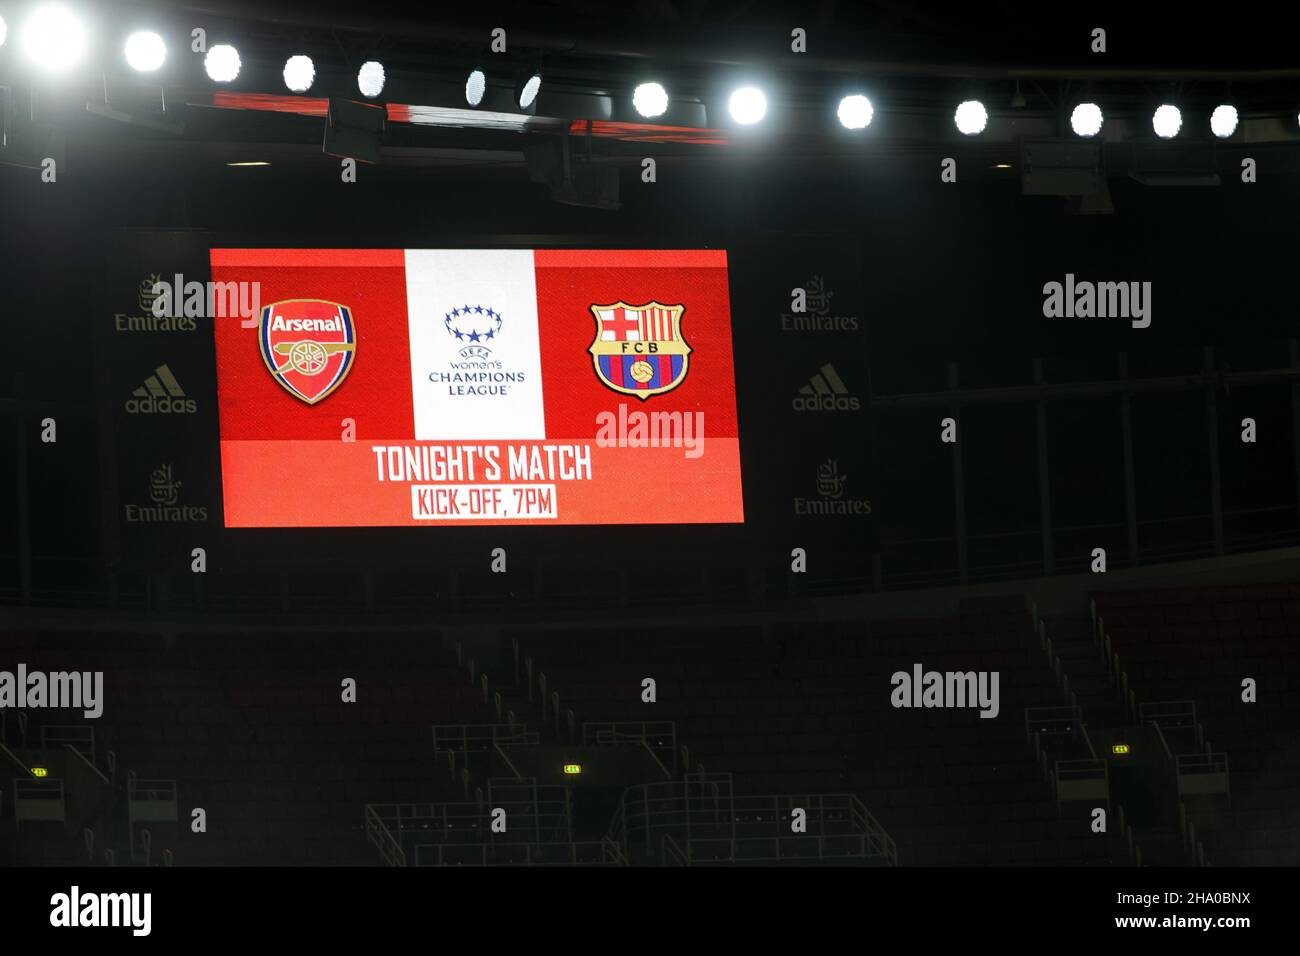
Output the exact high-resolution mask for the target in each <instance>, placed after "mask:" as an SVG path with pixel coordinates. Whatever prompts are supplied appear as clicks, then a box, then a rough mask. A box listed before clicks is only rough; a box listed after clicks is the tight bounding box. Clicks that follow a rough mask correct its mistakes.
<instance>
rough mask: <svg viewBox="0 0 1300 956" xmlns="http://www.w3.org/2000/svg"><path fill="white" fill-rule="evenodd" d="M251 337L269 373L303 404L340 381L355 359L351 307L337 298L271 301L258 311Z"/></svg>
mask: <svg viewBox="0 0 1300 956" xmlns="http://www.w3.org/2000/svg"><path fill="white" fill-rule="evenodd" d="M257 338H258V342H259V344H260V345H261V349H262V361H264V362H266V367H267V368H268V369H269V370H270V372H271V376H272V377H273V378H274V379H275V380H276V381H277V382H279V383H280V385H281V386H283V388H284V390H285V391H287V392H288V393H289V394H290V395H292V396H293V397H294V398H297V399H301V400H302V401H304V402H306V403H307V404H308V405H315V404H316V403H317V402H319V401H321V400H322V399H324V398H325V397H326V396H328V395H329V394H330V393H332V392H333V391H334V390H335V389H336V388H338V387H339V386H340V385H342V384H343V380H344V379H345V378H347V377H348V372H350V371H352V364H353V361H354V360H355V358H356V347H357V345H356V330H355V329H354V328H353V326H352V310H351V309H349V308H348V307H347V306H346V305H339V303H337V302H325V301H323V300H321V299H287V300H285V301H284V302H273V303H271V304H270V305H268V306H267V307H266V308H264V309H263V310H262V318H261V321H260V323H259V324H258V329H257Z"/></svg>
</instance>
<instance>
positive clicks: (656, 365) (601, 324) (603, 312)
mask: <svg viewBox="0 0 1300 956" xmlns="http://www.w3.org/2000/svg"><path fill="white" fill-rule="evenodd" d="M685 311H686V307H685V306H683V305H664V304H663V303H660V302H647V303H646V304H645V305H628V304H627V303H626V302H621V301H620V302H615V303H614V304H613V305H593V306H592V307H591V314H592V315H593V316H595V319H596V338H595V339H594V340H593V341H592V343H591V347H590V348H589V349H588V350H587V351H589V352H590V353H591V360H592V363H593V364H594V365H595V367H596V377H597V378H599V379H600V380H601V382H602V383H603V384H604V385H606V386H607V387H609V388H612V389H613V390H614V391H616V392H622V393H623V394H625V395H635V396H636V397H637V398H639V399H641V400H642V401H645V400H646V399H647V398H649V397H650V396H651V395H661V394H663V393H664V392H669V391H672V390H673V389H674V388H676V387H677V386H678V385H680V384H681V383H682V381H683V380H684V379H685V378H686V368H687V364H688V363H689V361H690V356H691V347H690V346H689V345H687V344H686V340H685V339H684V338H682V328H681V325H682V314H683V313H684V312H685Z"/></svg>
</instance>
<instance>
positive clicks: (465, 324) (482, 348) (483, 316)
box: [442, 305, 501, 359]
mask: <svg viewBox="0 0 1300 956" xmlns="http://www.w3.org/2000/svg"><path fill="white" fill-rule="evenodd" d="M442 324H443V325H444V326H445V327H446V329H447V333H448V334H449V335H451V336H452V337H453V338H455V339H456V342H457V343H458V344H461V343H463V346H464V347H463V348H461V349H460V357H461V358H463V359H485V358H487V357H488V356H490V355H491V354H492V349H491V348H490V347H489V346H488V344H487V343H489V342H491V341H493V340H494V339H495V338H496V337H497V336H498V335H500V334H501V313H500V312H498V311H496V310H495V309H493V308H492V307H490V306H486V305H462V306H458V307H456V308H453V309H452V310H451V311H450V312H448V313H446V315H445V316H444V317H443V320H442Z"/></svg>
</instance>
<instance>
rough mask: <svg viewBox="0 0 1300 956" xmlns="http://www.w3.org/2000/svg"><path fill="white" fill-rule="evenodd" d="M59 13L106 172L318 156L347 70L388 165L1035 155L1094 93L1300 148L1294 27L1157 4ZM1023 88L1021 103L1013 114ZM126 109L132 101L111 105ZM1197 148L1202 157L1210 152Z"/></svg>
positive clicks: (1126, 111) (298, 5)
mask: <svg viewBox="0 0 1300 956" xmlns="http://www.w3.org/2000/svg"><path fill="white" fill-rule="evenodd" d="M65 2H67V3H68V5H69V6H70V7H71V8H72V9H74V10H78V11H79V12H81V11H84V12H85V13H86V15H87V16H88V17H89V18H91V19H92V21H93V25H94V39H93V41H92V49H91V51H90V62H89V63H88V64H87V68H86V70H85V71H84V72H85V73H86V76H85V77H84V79H85V83H84V85H83V87H82V88H80V89H77V88H73V87H72V86H71V85H65V86H64V88H62V89H55V90H52V91H49V92H48V93H46V92H45V91H42V92H41V95H40V96H38V97H37V99H36V100H35V105H36V107H37V108H43V109H44V116H43V117H41V118H43V119H44V120H45V121H46V122H50V123H54V124H56V125H60V126H64V127H66V128H67V130H68V133H69V138H70V141H71V142H72V143H73V144H79V145H80V147H82V148H85V147H86V146H87V145H91V144H93V146H94V148H95V149H97V150H98V151H100V152H101V153H102V154H103V155H104V156H106V157H111V156H112V155H115V154H121V153H123V152H130V151H131V150H134V149H138V148H145V149H148V150H150V151H152V152H154V153H160V152H161V153H166V152H172V151H179V152H182V153H191V154H192V153H196V152H197V153H206V154H211V155H214V156H218V155H219V156H221V157H224V158H228V159H232V160H233V159H238V158H243V157H244V156H245V155H249V156H251V155H253V154H261V155H266V156H274V157H275V158H277V159H290V158H302V159H304V160H306V159H310V158H319V157H320V155H321V150H320V142H321V128H322V126H323V119H322V117H323V115H324V108H325V104H326V99H325V97H326V96H339V97H346V98H352V99H360V96H359V95H358V93H357V90H356V79H355V77H356V69H357V67H358V65H359V64H360V63H361V62H363V61H365V60H369V59H377V60H380V61H381V62H382V63H383V64H384V66H385V70H386V73H387V75H388V82H387V84H386V87H385V89H384V92H383V94H382V96H381V97H380V98H379V99H378V100H377V102H380V103H384V104H386V105H387V108H388V120H389V126H388V131H387V132H386V133H385V136H384V139H383V147H382V150H381V155H382V161H383V163H385V164H394V165H447V166H458V165H463V164H466V163H467V162H469V161H470V160H469V159H468V158H467V157H469V156H472V155H475V154H477V159H476V162H478V163H479V164H481V163H483V162H496V163H502V164H506V165H511V164H521V163H522V153H521V152H520V150H521V139H525V138H526V137H521V135H520V134H521V133H522V132H541V133H562V132H565V131H568V132H570V133H578V134H582V136H583V139H584V140H586V142H587V147H588V148H589V149H590V151H591V154H592V156H593V157H594V158H596V159H597V160H609V161H618V160H619V159H620V157H621V158H623V159H624V160H626V161H631V160H632V159H633V158H634V157H636V156H640V155H642V154H643V153H644V152H645V147H644V143H646V142H652V143H655V144H656V145H655V150H656V155H657V156H660V157H662V158H664V159H668V160H673V159H676V160H678V161H696V160H701V161H710V160H711V159H714V158H716V157H717V155H718V154H719V150H718V149H716V148H713V147H717V146H719V145H721V144H726V146H727V150H726V152H728V153H730V154H733V155H734V154H741V153H746V152H753V153H763V154H766V155H769V156H776V155H782V156H794V157H801V158H804V159H808V160H810V161H812V160H816V159H817V158H819V157H826V156H836V155H846V154H852V155H860V154H862V153H864V152H866V153H871V152H900V153H905V152H909V151H915V150H917V149H932V148H933V147H934V146H935V144H936V143H943V142H954V141H956V142H961V143H963V145H964V146H966V147H968V148H972V149H983V150H986V151H988V152H989V154H990V155H991V156H997V157H1002V156H1004V155H1005V156H1011V155H1013V154H1014V152H1015V147H1016V143H1017V142H1018V141H1019V140H1021V139H1023V138H1050V137H1054V136H1062V135H1068V130H1067V129H1066V128H1065V117H1066V115H1067V113H1068V110H1069V108H1070V106H1071V105H1072V104H1073V103H1075V102H1078V101H1079V99H1080V98H1082V97H1085V96H1086V97H1087V98H1089V99H1093V100H1096V101H1097V102H1099V103H1101V104H1103V105H1104V107H1105V109H1106V116H1107V119H1106V122H1107V126H1106V130H1105V132H1104V134H1103V137H1102V138H1103V139H1104V140H1105V141H1106V142H1107V144H1108V146H1110V147H1111V148H1114V147H1115V145H1116V144H1128V143H1139V144H1141V145H1143V146H1156V145H1164V144H1155V143H1152V142H1151V140H1152V136H1151V134H1150V110H1151V108H1152V106H1153V105H1154V104H1156V103H1158V102H1160V101H1161V100H1165V99H1174V100H1176V101H1177V102H1179V103H1180V104H1181V105H1182V106H1183V108H1184V110H1185V111H1191V112H1192V113H1196V112H1197V111H1200V112H1201V113H1204V112H1207V111H1208V110H1209V109H1210V108H1212V107H1213V106H1214V105H1215V104H1217V103H1218V102H1221V101H1224V100H1228V99H1230V100H1231V101H1233V102H1235V103H1237V104H1238V105H1239V107H1240V108H1241V111H1242V117H1243V119H1242V124H1241V128H1240V130H1239V132H1238V134H1237V135H1236V137H1234V139H1232V140H1229V141H1226V142H1227V144H1229V145H1231V144H1235V143H1246V142H1251V143H1281V144H1292V143H1294V142H1296V141H1298V140H1300V130H1298V129H1297V124H1296V110H1295V106H1296V104H1297V102H1300V68H1297V67H1295V66H1293V65H1292V64H1293V63H1294V57H1293V56H1292V55H1291V53H1290V51H1288V50H1286V49H1285V46H1284V45H1285V44H1286V42H1287V32H1286V31H1283V30H1275V31H1271V36H1270V31H1268V30H1265V29H1263V24H1262V23H1261V21H1262V20H1263V19H1264V18H1265V16H1266V14H1265V13H1263V12H1261V13H1260V15H1259V17H1249V18H1247V17H1235V18H1234V17H1228V16H1226V15H1225V16H1222V17H1219V18H1216V19H1214V20H1209V19H1203V18H1201V17H1193V16H1186V15H1181V14H1174V13H1173V12H1171V11H1169V10H1168V9H1167V8H1154V7H1153V9H1152V10H1151V11H1150V13H1149V14H1142V13H1140V12H1139V13H1135V12H1134V11H1133V9H1132V7H1134V6H1137V5H1136V4H1129V5H1113V6H1112V8H1111V9H1110V10H1109V11H1108V10H1107V9H1106V7H1105V5H1092V4H1089V5H1088V7H1087V9H1086V10H1082V11H1078V10H1067V9H1064V7H1065V6H1066V5H1064V4H1018V3H1009V2H992V3H981V4H964V3H962V4H956V3H954V4H951V5H947V4H933V3H931V4H926V3H909V2H903V0H899V2H893V0H885V2H881V0H863V2H847V0H821V2H813V3H806V4H804V3H784V4H773V3H761V2H743V0H741V2H738V0H729V2H720V0H632V2H613V3H597V2H592V0H545V2H534V3H480V4H474V5H466V6H456V5H451V4H448V3H445V2H442V3H428V4H418V5H401V6H394V5H390V4H378V3H347V4H341V3H336V4H328V3H314V2H306V0H259V2H251V0H208V2H189V0H157V2H144V3H111V2H109V3H102V2H101V3H96V4H93V5H91V4H87V3H76V2H73V0H65ZM31 5H32V4H30V3H27V2H18V3H9V2H4V0H0V12H3V13H4V14H5V15H6V16H7V19H8V20H9V22H10V23H11V24H15V23H16V22H17V21H18V20H19V19H20V17H21V16H22V13H23V11H24V10H25V9H26V8H27V7H30V6H31ZM1070 6H1077V5H1070ZM1243 20H1249V21H1251V22H1249V23H1242V22H1241V21H1243ZM144 26H148V27H150V28H152V29H156V30H158V31H159V32H160V33H163V34H164V35H165V36H166V37H167V41H168V45H169V49H170V50H171V51H173V53H172V55H171V56H170V57H169V62H168V64H167V65H166V66H165V67H164V69H163V71H161V72H160V73H159V74H158V75H156V76H155V77H153V78H151V80H150V81H149V83H152V84H153V85H152V88H150V87H149V85H148V83H146V84H143V86H142V83H141V81H140V79H139V78H138V77H134V76H131V75H129V73H128V71H127V70H126V69H125V68H124V67H123V66H122V64H121V52H120V45H121V39H122V37H121V35H120V34H124V33H125V32H126V31H127V30H129V29H135V28H138V27H144ZM200 26H201V27H203V28H204V29H205V30H206V32H207V36H208V42H209V44H214V43H219V42H230V43H233V44H235V45H236V46H237V47H238V48H239V51H240V56H241V59H242V61H243V69H242V71H241V74H240V76H239V78H238V79H237V80H236V81H235V82H234V83H231V84H227V85H224V86H222V87H220V88H218V87H217V86H216V85H215V84H213V83H212V82H211V81H209V80H208V78H207V77H206V76H205V75H204V73H203V69H202V65H201V60H202V58H201V57H200V56H197V55H194V54H191V53H190V52H189V51H188V49H186V48H185V44H186V41H187V40H188V37H189V33H190V31H191V30H192V29H193V28H194V27H200ZM1097 26H1101V27H1104V28H1105V29H1106V30H1107V34H1108V47H1109V49H1108V52H1107V53H1106V54H1104V55H1099V54H1094V53H1091V52H1090V51H1089V38H1090V32H1091V30H1092V29H1093V28H1094V27H1097ZM494 27H503V28H505V29H506V31H507V38H508V51H507V52H506V53H504V54H492V53H488V52H487V45H488V42H489V38H490V32H491V30H492V29H493V28H494ZM794 27H802V28H803V29H805V30H806V31H807V33H808V52H807V53H803V54H794V53H792V52H791V51H790V31H791V29H793V28H794ZM12 30H13V28H12V27H11V32H12ZM12 46H13V45H12V44H11V45H10V51H9V52H12ZM5 52H6V51H5V50H2V49H0V54H3V53H5ZM293 53H304V54H307V55H309V56H311V57H312V59H313V61H314V62H315V65H316V75H317V83H316V85H315V86H314V87H313V89H312V90H311V91H310V92H309V93H308V94H305V95H304V96H293V95H290V94H288V93H287V92H286V90H285V87H284V83H283V81H282V79H281V77H280V69H281V67H282V66H283V63H284V60H285V58H286V57H287V56H288V55H290V54H293ZM12 60H13V58H11V62H10V64H8V65H6V63H5V59H4V57H3V56H2V55H0V86H5V85H8V86H12V87H13V89H14V99H15V103H16V104H17V105H18V106H19V107H21V106H23V105H24V103H25V101H24V99H23V97H24V95H25V93H26V91H27V84H26V82H25V78H24V77H23V76H22V75H21V74H17V75H16V70H17V68H16V67H15V66H14V65H13V63H12ZM476 64H477V65H481V67H482V68H483V69H484V70H485V71H487V73H488V82H489V90H491V91H495V93H496V94H498V95H504V91H506V90H509V89H512V88H513V84H514V82H515V79H516V76H517V75H518V74H519V73H520V72H521V71H525V70H527V71H531V70H533V69H535V68H537V67H538V66H539V64H540V69H541V70H542V73H543V76H544V84H543V90H542V93H541V96H540V97H539V100H538V104H537V109H536V115H535V116H521V115H519V114H518V113H514V112H512V111H510V110H506V111H500V110H494V111H492V112H493V113H494V114H495V115H494V116H491V117H488V116H485V115H484V113H483V112H478V113H475V112H473V111H469V110H466V109H464V101H463V92H462V91H463V85H464V80H465V75H466V73H467V72H468V71H469V70H470V69H472V68H473V67H474V66H475V65H476ZM646 79H654V80H656V81H658V82H660V83H662V84H663V85H664V86H665V87H667V88H668V90H669V91H670V92H671V95H672V97H673V106H672V109H671V110H670V113H669V114H667V115H666V116H665V117H664V118H663V119H662V120H660V121H656V122H650V123H647V122H646V121H644V120H640V118H639V117H637V116H636V115H635V114H633V113H632V112H631V110H630V106H629V100H630V96H631V91H632V88H633V87H634V86H635V84H636V83H638V82H640V81H642V80H646ZM741 80H752V81H754V82H757V83H759V84H760V85H763V86H764V87H766V88H767V89H769V91H770V97H769V98H770V101H771V104H772V108H771V113H770V116H769V118H768V122H766V123H765V124H764V128H763V130H762V131H761V134H760V135H757V136H756V135H753V131H741V132H742V133H745V134H749V135H736V134H737V131H736V130H734V129H728V127H729V126H730V125H731V124H729V123H728V122H727V118H726V117H725V115H724V114H725V111H724V110H723V109H722V108H721V106H720V104H721V102H722V99H723V97H724V96H725V94H726V92H727V91H728V90H729V89H730V88H731V87H732V86H733V84H735V83H737V82H739V81H741ZM133 87H134V88H135V89H134V90H133ZM141 88H143V90H144V93H143V94H141V93H140V89H141ZM858 89H861V90H862V91H864V92H866V93H868V95H870V96H871V98H872V100H873V101H874V103H875V106H876V110H877V115H878V117H880V119H879V120H878V121H877V122H876V123H875V125H874V126H873V128H872V129H870V130H868V131H867V134H868V135H866V136H858V137H857V138H851V137H848V136H846V135H845V132H844V130H842V129H841V128H839V126H838V124H837V123H836V121H835V117H834V110H835V104H836V102H837V101H838V99H839V97H840V96H841V95H842V94H843V93H845V92H847V91H851V90H858ZM152 91H156V93H154V92H152ZM1017 91H1019V94H1020V96H1022V97H1023V101H1021V102H1020V103H1017V105H1014V106H1013V98H1015V97H1016V94H1017ZM966 98H979V99H981V100H983V101H984V102H985V103H986V104H987V105H988V108H989V114H990V119H989V125H988V129H987V131H986V132H985V133H984V134H983V135H981V136H980V137H974V138H963V137H961V136H960V135H958V134H957V133H956V132H955V131H954V129H953V128H952V110H953V107H954V105H955V104H956V103H957V102H958V101H960V100H962V99H966ZM150 100H153V101H155V102H156V103H160V104H161V103H165V104H166V116H165V118H164V121H163V122H162V123H161V124H153V125H151V123H150V122H149V114H150V111H151V110H154V109H155V107H154V106H153V105H151V103H150ZM97 101H98V102H99V103H100V104H102V105H106V106H107V107H108V109H107V110H105V109H99V108H97V107H94V106H92V107H91V108H90V112H91V113H98V114H99V115H98V116H87V115H86V105H87V103H96V102H97ZM122 103H127V104H128V106H127V107H126V108H124V109H118V108H117V107H118V106H119V105H120V104H122ZM131 103H136V104H137V105H140V104H143V106H142V108H141V109H135V108H132V107H131V106H130V105H129V104H131ZM124 116H125V117H126V118H124ZM106 117H107V118H106ZM132 118H134V119H132ZM142 118H143V122H141V119H142ZM115 119H116V120H118V121H115ZM128 120H130V121H128ZM589 121H590V122H589ZM1201 125H1203V123H1202V124H1201ZM168 127H170V129H169V128H168ZM182 127H183V132H181V129H182ZM588 134H589V135H588ZM1191 139H1192V140H1193V141H1195V142H1201V143H1204V142H1205V141H1206V140H1207V139H1208V136H1206V135H1199V137H1198V136H1196V135H1193V136H1192V137H1191ZM1187 142H1188V139H1187V138H1186V137H1185V138H1184V140H1183V141H1182V143H1183V145H1186V143H1187ZM489 157H491V158H489Z"/></svg>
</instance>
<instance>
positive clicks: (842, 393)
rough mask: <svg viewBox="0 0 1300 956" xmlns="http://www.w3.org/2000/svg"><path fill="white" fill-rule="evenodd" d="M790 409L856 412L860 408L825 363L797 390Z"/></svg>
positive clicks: (859, 404)
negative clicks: (797, 392)
mask: <svg viewBox="0 0 1300 956" xmlns="http://www.w3.org/2000/svg"><path fill="white" fill-rule="evenodd" d="M790 407H791V408H793V409H794V410H795V411H796V412H856V411H857V410H858V409H860V408H861V407H862V403H861V402H860V401H858V397H857V396H856V395H850V394H849V389H848V386H846V385H845V384H844V381H843V380H842V379H841V378H840V376H839V373H838V372H836V371H835V367H834V366H833V365H831V363H830V362H827V363H826V364H825V365H823V366H822V367H821V371H819V372H818V373H817V374H816V375H814V376H813V377H812V379H811V380H810V381H809V382H808V384H807V385H805V386H804V387H803V388H801V389H799V394H798V395H796V396H795V397H794V399H793V401H791V402H790Z"/></svg>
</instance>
